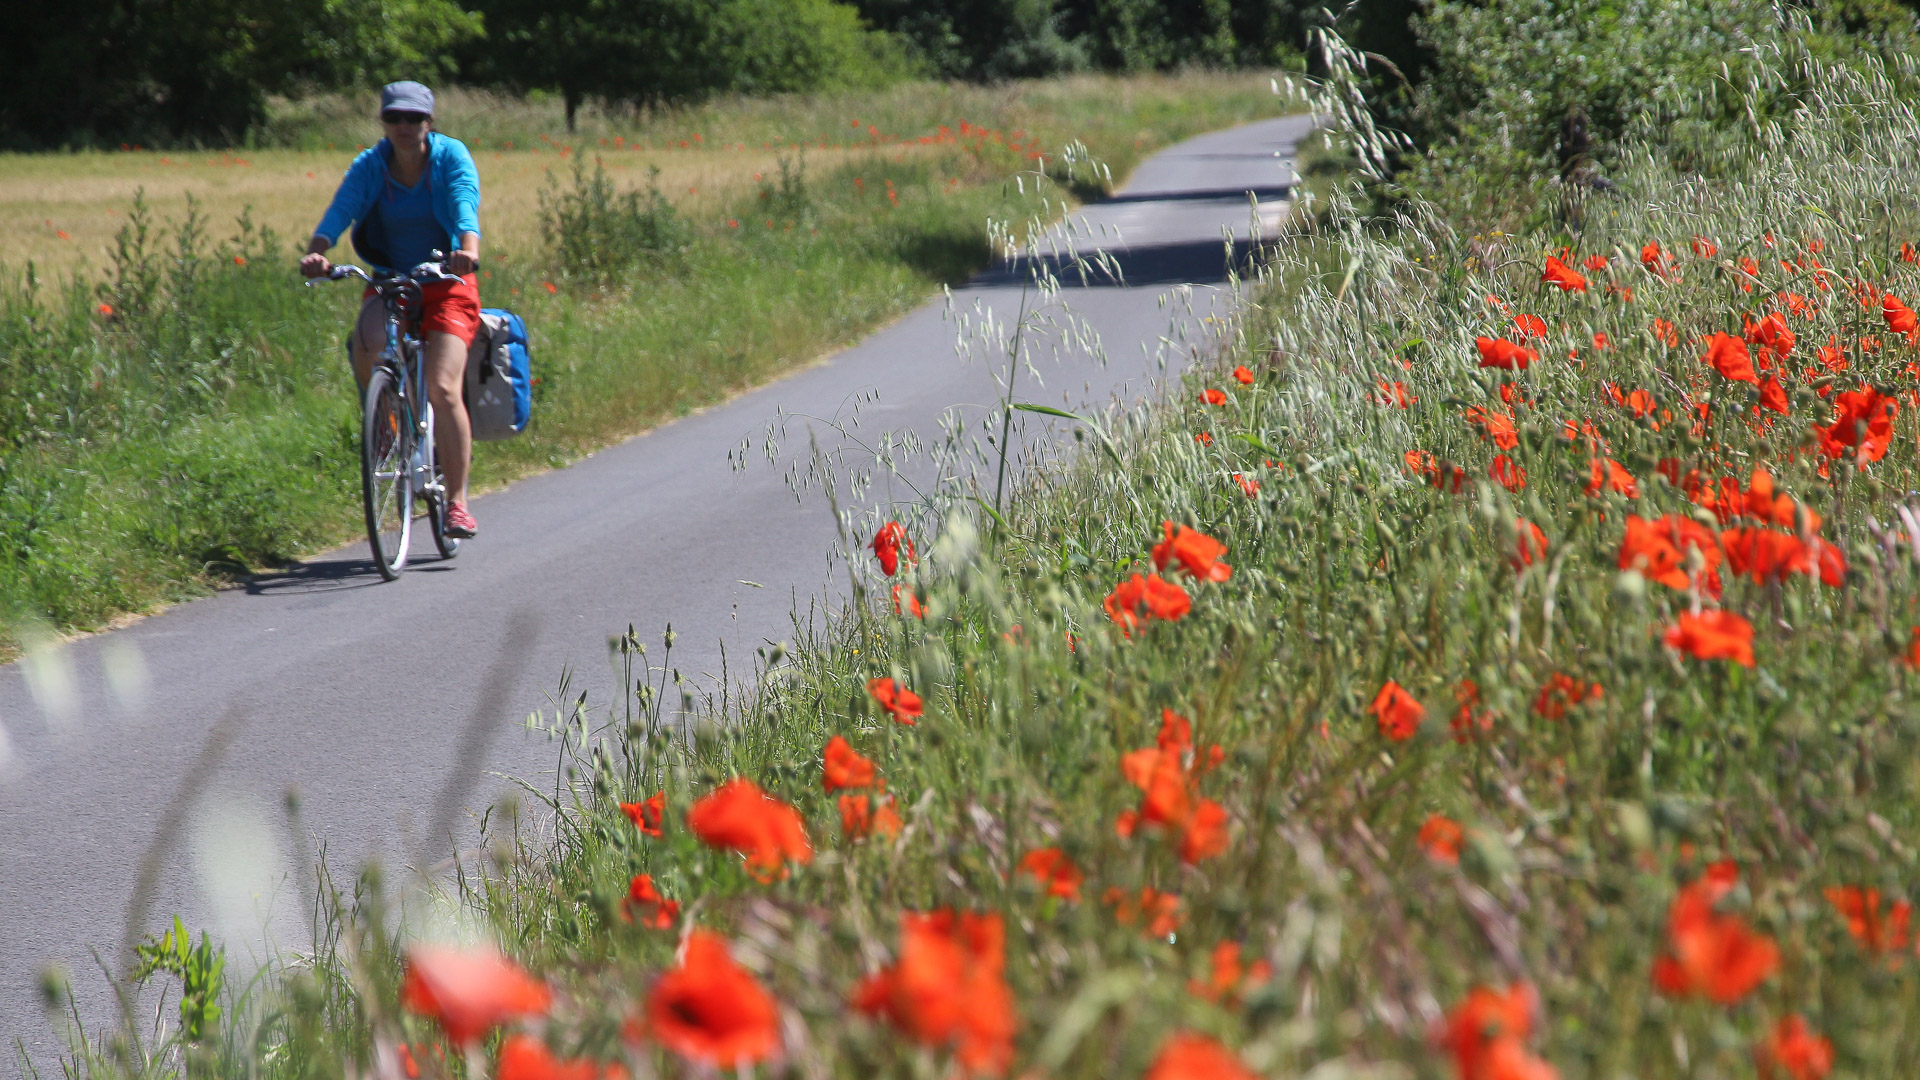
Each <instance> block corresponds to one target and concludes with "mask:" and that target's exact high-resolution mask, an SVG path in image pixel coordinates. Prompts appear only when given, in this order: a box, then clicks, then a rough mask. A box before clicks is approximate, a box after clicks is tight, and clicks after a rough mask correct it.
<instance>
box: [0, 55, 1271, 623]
mask: <svg viewBox="0 0 1920 1080" xmlns="http://www.w3.org/2000/svg"><path fill="white" fill-rule="evenodd" d="M443 100H444V105H443V107H442V119H441V126H442V128H443V129H444V130H446V131H448V132H449V133H452V134H455V135H463V134H464V135H465V136H466V137H467V138H469V139H470V140H471V142H472V144H473V146H474V148H475V150H476V153H477V156H478V159H479V164H480V168H481V170H482V174H483V177H484V180H485V184H484V199H485V202H484V206H483V228H484V229H485V231H486V252H485V254H486V258H487V266H486V269H485V271H484V272H483V275H482V278H483V280H482V290H483V296H484V297H485V298H486V300H487V302H489V303H498V304H502V305H504V306H509V307H512V308H514V309H515V310H517V311H520V312H521V313H522V314H523V315H524V316H525V317H526V318H527V319H528V322H529V324H530V325H531V326H532V328H533V334H534V351H535V356H536V364H537V365H538V367H539V370H538V371H537V372H536V375H537V376H538V377H539V379H540V382H539V385H538V386H537V387H536V401H537V405H536V413H535V415H536V417H537V419H536V420H535V423H534V427H533V429H532V430H531V431H530V433H529V434H527V435H525V436H523V437H521V438H520V439H517V440H515V441H513V442H510V443H505V444H495V445H492V446H488V447H483V448H482V449H481V451H480V453H479V455H478V459H477V465H476V479H477V481H478V483H479V485H480V486H481V487H482V488H483V489H484V488H486V487H489V486H497V485H499V484H502V483H505V482H507V481H509V480H511V479H513V478H516V477H519V476H524V475H527V474H528V473H530V472H533V471H537V470H540V469H544V468H550V467H553V466H556V465H560V464H564V463H565V462H567V461H570V460H573V459H575V458H576V457H578V456H579V455H581V454H583V453H587V452H590V451H591V450H593V449H595V448H597V447H600V446H604V445H607V444H608V443H609V442H611V441H613V440H616V439H619V438H623V437H626V436H629V435H632V434H634V433H637V432H638V431H641V430H644V429H645V428H647V427H648V426H651V425H653V424H656V423H659V422H660V421H662V420H663V419H667V418H670V417H672V416H674V415H678V414H683V413H685V412H686V411H688V410H690V409H694V408H698V407H700V406H702V405H705V404H710V403H712V402H714V401H717V400H721V399H723V398H725V397H726V396H728V395H730V394H733V393H736V392H738V391H740V390H741V389H744V388H746V387H749V386H752V385H755V384H757V383H759V382H762V381H765V380H766V379H768V378H771V377H773V376H775V375H777V374H779V373H780V372H783V371H789V370H792V369H793V368H795V367H796V366H800V365H804V364H807V363H810V362H812V361H813V360H815V359H816V358H818V357H820V356H822V355H824V354H826V353H827V352H830V351H831V350H832V349H834V348H836V347H839V346H842V345H844V344H846V343H848V342H851V341H853V340H856V339H857V338H859V337H860V336H862V335H863V334H865V333H867V332H869V331H871V330H872V329H873V328H874V327H876V326H878V325H881V324H883V323H884V322H886V321H887V320H889V319H891V318H893V317H895V316H897V315H899V314H901V313H903V312H905V311H907V310H909V309H910V308H912V307H913V306H914V305H915V304H918V303H920V302H922V301H923V300H924V299H925V298H926V297H927V296H928V295H929V294H930V293H931V292H933V291H935V290H937V289H938V288H939V287H940V286H941V285H943V284H948V283H953V282H957V281H961V280H964V279H965V278H966V277H967V276H968V275H969V274H971V273H972V272H973V271H974V270H976V269H978V268H980V267H981V266H983V265H985V263H986V260H987V236H986V222H987V220H988V218H989V217H995V216H997V217H1017V216H1022V215H1025V214H1029V213H1036V212H1038V213H1043V214H1045V213H1057V212H1058V211H1059V210H1060V209H1061V207H1062V205H1063V204H1062V203H1060V202H1058V201H1056V202H1055V203H1053V204H1052V205H1051V207H1050V208H1049V207H1043V206H1041V205H1040V204H1039V203H1038V202H1037V201H1035V198H1034V196H1033V195H1032V194H1031V192H1032V190H1033V189H1032V187H1031V185H1028V186H1026V187H1025V188H1024V189H1023V188H1022V187H1021V186H1020V185H1016V184H1013V183H1010V182H1009V178H1011V177H1013V176H1014V175H1015V174H1016V173H1018V172H1020V171H1021V170H1023V169H1025V170H1028V171H1031V172H1033V173H1034V174H1035V175H1040V174H1043V173H1046V172H1049V171H1055V172H1057V171H1060V170H1061V163H1060V157H1059V149H1058V148H1061V147H1065V146H1068V145H1071V144H1074V143H1075V142H1076V141H1077V142H1078V143H1080V144H1081V145H1082V146H1083V147H1084V148H1085V150H1086V152H1087V153H1089V154H1091V155H1094V156H1097V157H1098V158H1099V159H1100V160H1101V161H1103V162H1106V163H1107V164H1108V165H1109V167H1110V168H1111V169H1112V170H1114V171H1113V173H1112V175H1111V177H1109V176H1108V175H1105V174H1103V175H1100V176H1095V175H1093V174H1092V173H1090V172H1088V173H1086V174H1085V175H1082V176H1081V177H1079V179H1078V180H1077V181H1076V184H1077V185H1078V186H1071V187H1069V188H1067V189H1066V191H1065V194H1067V195H1069V196H1072V195H1080V196H1085V195H1092V194H1097V193H1098V192H1099V191H1101V190H1103V189H1104V188H1105V187H1106V186H1107V185H1108V183H1109V182H1110V180H1111V179H1120V178H1124V176H1125V172H1126V170H1127V169H1128V168H1129V167H1130V166H1131V164H1132V163H1133V162H1135V161H1138V160H1139V159H1140V157H1141V156H1143V155H1144V154H1146V153H1148V152H1150V151H1151V150H1153V149H1155V148H1157V147H1159V146H1162V145H1165V144H1166V143H1168V142H1170V141H1173V140H1176V139H1178V138H1181V137H1184V136H1185V135H1188V134H1193V133H1196V132H1199V131H1202V130H1208V129H1211V128H1216V127H1220V126H1225V125H1230V124H1233V123H1236V122H1242V121H1245V120H1250V119H1254V118H1258V117H1261V116H1266V115H1271V114H1272V113H1273V111H1274V110H1275V108H1276V106H1275V103H1274V101H1273V98H1272V96H1271V94H1270V92H1269V89H1268V86H1267V83H1266V81H1265V79H1263V78H1258V77H1252V76H1233V75H1211V74H1191V75H1180V76H1139V77H1132V78H1107V77H1084V78H1076V79H1071V80H1060V81H1054V82H1036V83H1023V84H1010V85H1003V86H999V87H991V88H986V87H967V86H958V85H946V84H931V83H924V84H913V85H910V86H905V87H896V88H893V89H891V90H889V91H888V92H887V93H885V94H880V95H876V94H872V93H869V94H867V95H866V96H858V95H851V94H837V95H821V96H817V97H789V98H774V99H735V100H731V101H722V102H718V103H710V104H708V105H704V106H700V107H698V108H692V109H688V110H684V111H667V112H661V113H656V114H645V115H642V114H601V113H597V112H594V111H592V110H588V111H586V112H584V113H583V114H582V116H581V118H580V120H581V124H580V129H579V131H578V133H577V134H576V135H575V136H573V137H569V136H567V135H566V134H565V132H564V130H562V124H561V115H560V109H559V106H558V104H557V103H552V102H546V103H543V102H539V101H514V100H508V99H501V98H497V97H494V96H491V95H487V94H481V93H463V92H458V91H452V92H448V93H447V94H445V95H443ZM364 108H365V103H363V102H359V103H357V102H354V101H351V100H349V99H345V98H342V99H329V100H325V101H319V102H306V103H302V104H300V105H294V104H286V105H283V106H282V111H281V113H280V114H278V116H279V119H277V120H276V122H275V124H274V125H271V126H270V127H269V128H268V129H267V131H266V133H265V134H264V135H263V136H262V139H263V140H264V141H265V142H274V143H278V144H280V145H275V146H269V145H261V146H254V147H248V148H242V149H234V150H230V151H225V152H221V153H198V154H184V153H183V154H176V153H172V152H153V151H147V150H144V149H136V148H132V147H129V148H128V149H126V150H124V151H115V152H88V153H74V154H48V155H8V156H0V224H4V225H6V226H8V227H10V228H11V229H12V230H13V235H14V236H15V237H16V238H17V242H16V243H14V244H10V246H9V249H8V262H7V264H6V266H5V267H0V278H4V279H5V282H6V284H5V286H4V288H0V446H3V447H4V448H5V452H4V453H0V652H4V651H6V650H9V649H15V648H18V647H19V644H20V642H21V641H23V640H24V639H25V638H27V637H34V638H39V637H43V636H45V635H47V634H61V633H69V632H73V631H76V630H85V629H88V628H92V627H97V626H100V625H104V624H106V623H108V622H110V621H111V620H113V619H115V618H118V617H121V616H123V615H125V614H127V613H137V612H142V611H147V610H151V609H152V608H154V607H155V606H156V605H159V604H164V603H167V602H169V601H172V600H176V599H179V598H183V597H187V596H192V595H196V594H198V593H201V592H204V591H205V590H206V589H207V588H209V587H216V586H218V585H219V584H220V583H222V582H224V581H228V580H232V579H233V578H234V577H235V576H236V575H244V574H245V573H247V572H248V571H250V570H252V569H256V568H260V567H264V566H271V565H277V564H281V563H284V562H285V561H287V560H291V559H296V558H298V557H299V556H301V555H302V554H304V553H308V552H311V551H314V550H318V549H321V548H324V547H327V546H330V545H333V544H337V543H340V542H343V541H348V540H351V539H352V538H353V537H354V536H355V534H356V532H357V529H358V526H357V523H356V522H357V518H358V514H359V511H358V509H357V491H356V483H357V481H356V480H355V476H356V474H357V464H356V462H357V458H356V456H355V455H356V453H357V451H356V449H355V447H354V436H353V431H354V423H355V421H354V404H353V393H352V390H351V389H350V386H351V382H350V380H349V379H347V378H346V377H345V369H344V367H343V366H342V365H341V364H340V362H339V359H338V358H339V355H340V351H339V350H340V346H339V342H340V340H341V338H342V337H343V336H344V327H345V325H346V323H347V321H348V319H349V318H350V313H351V310H352V307H353V303H354V299H353V297H352V296H351V295H349V293H350V290H345V289H340V288H335V289H316V290H303V289H300V288H298V283H297V279H296V277H295V275H294V273H293V271H292V269H291V267H292V263H293V256H294V252H295V251H296V249H297V248H298V247H299V246H301V244H302V243H303V241H302V238H303V237H304V236H305V235H306V234H307V232H308V230H310V229H311V228H312V224H313V222H314V221H316V220H317V218H318V214H319V213H320V211H321V210H322V209H323V208H324V205H325V202H326V200H327V198H328V197H329V196H330V194H331V190H332V185H333V183H334V182H335V179H334V178H335V177H337V175H338V174H339V173H340V172H341V171H342V170H343V169H344V166H345V164H346V161H347V160H348V159H349V157H350V155H351V152H352V151H353V150H354V149H355V147H356V146H357V145H358V143H356V142H354V141H353V140H355V139H365V138H367V137H369V132H370V130H371V127H372V125H371V123H370V122H368V121H367V120H366V119H365V117H366V116H367V115H369V114H367V113H366V112H364ZM1043 148H1044V149H1043ZM1063 178H1064V177H1063ZM628 194H632V195H633V196H634V197H635V200H637V201H631V202H630V201H628V199H627V195H628ZM136 200H137V201H136ZM643 206H644V207H645V208H646V209H642V207H643ZM623 214H627V215H628V217H630V218H632V220H633V221H635V222H638V223H639V224H640V225H642V226H644V227H647V228H654V227H655V226H658V227H659V228H654V232H652V233H650V234H649V235H650V236H651V237H652V239H651V240H648V241H646V242H644V243H641V242H639V241H634V243H640V246H639V247H633V246H632V244H631V243H628V241H631V240H632V237H631V236H628V237H627V239H626V240H621V239H620V238H617V237H608V236H605V235H601V234H597V233H593V232H592V229H594V228H605V227H611V225H610V223H614V224H617V223H618V222H619V221H625V220H628V218H627V217H622V215H623ZM635 215H637V216H635ZM583 230H584V231H583ZM623 235H625V234H623ZM649 244H650V245H652V246H648V245H649ZM623 245H625V246H623ZM594 250H599V251H601V252H603V253H608V252H611V253H613V254H615V255H617V256H618V257H617V258H616V259H615V261H614V263H607V262H605V261H604V260H602V261H601V262H598V263H595V265H592V266H588V265H585V264H582V263H579V262H578V261H569V258H570V257H569V256H568V255H567V252H569V251H573V252H580V251H594Z"/></svg>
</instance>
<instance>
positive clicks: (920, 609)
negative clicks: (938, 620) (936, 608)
mask: <svg viewBox="0 0 1920 1080" xmlns="http://www.w3.org/2000/svg"><path fill="white" fill-rule="evenodd" d="M893 613H894V614H895V615H910V616H912V617H913V618H916V619H924V618H926V617H927V605H925V604H923V603H921V602H920V597H919V596H918V595H917V594H916V593H915V592H914V591H913V590H912V589H910V588H902V587H901V586H899V585H895V586H894V587H893Z"/></svg>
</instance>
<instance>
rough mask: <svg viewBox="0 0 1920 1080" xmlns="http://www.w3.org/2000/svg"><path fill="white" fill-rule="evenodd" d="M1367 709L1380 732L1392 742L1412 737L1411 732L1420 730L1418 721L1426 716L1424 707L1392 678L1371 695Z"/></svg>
mask: <svg viewBox="0 0 1920 1080" xmlns="http://www.w3.org/2000/svg"><path fill="white" fill-rule="evenodd" d="M1367 711H1368V712H1370V713H1372V714H1373V716H1374V720H1375V722H1376V723H1378V724H1379V726H1380V734H1381V735H1383V736H1385V737H1386V738H1388V739H1391V740H1393V741H1394V742H1405V741H1406V740H1408V739H1411V738H1413V733H1414V732H1416V731H1418V730H1420V721H1422V720H1424V719H1426V716H1427V710H1426V707H1425V706H1424V705H1421V704H1420V703H1419V702H1418V701H1416V700H1414V697H1413V695H1412V694H1409V693H1407V691H1406V690H1405V689H1404V688H1403V687H1402V686H1401V685H1400V684H1399V683H1397V682H1394V681H1393V680H1392V679H1388V680H1387V683H1386V685H1385V686H1382V687H1381V688H1380V692H1379V693H1378V694H1375V695H1374V696H1373V704H1371V705H1368V706H1367Z"/></svg>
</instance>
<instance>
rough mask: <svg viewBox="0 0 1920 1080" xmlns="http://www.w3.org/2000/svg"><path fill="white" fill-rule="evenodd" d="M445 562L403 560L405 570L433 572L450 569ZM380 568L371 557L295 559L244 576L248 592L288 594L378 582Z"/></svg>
mask: <svg viewBox="0 0 1920 1080" xmlns="http://www.w3.org/2000/svg"><path fill="white" fill-rule="evenodd" d="M452 569H453V567H452V566H450V565H448V564H447V563H446V562H444V561H441V562H425V563H417V564H416V563H409V564H407V573H409V574H412V573H434V572H437V571H445V570H452ZM381 584H384V582H383V581H382V580H381V578H380V570H379V568H378V567H376V566H374V565H373V560H372V559H341V560H337V561H327V562H310V563H297V564H295V565H293V566H289V567H286V568H285V569H283V570H279V571H277V572H275V573H271V574H255V575H254V576H253V577H251V578H249V579H247V583H246V586H245V588H246V590H247V595H249V596H289V595H305V594H310V593H325V592H341V591H344V590H347V589H364V588H367V587H369V586H373V585H381Z"/></svg>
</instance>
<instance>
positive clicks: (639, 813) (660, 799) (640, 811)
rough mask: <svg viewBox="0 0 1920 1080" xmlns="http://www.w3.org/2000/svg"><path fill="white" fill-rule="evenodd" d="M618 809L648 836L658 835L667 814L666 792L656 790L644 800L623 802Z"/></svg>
mask: <svg viewBox="0 0 1920 1080" xmlns="http://www.w3.org/2000/svg"><path fill="white" fill-rule="evenodd" d="M620 810H621V812H622V813H624V814H626V815H627V817H628V818H629V819H631V820H632V821H633V827H634V828H636V829H639V830H640V831H641V832H643V833H646V834H647V835H648V836H659V835H660V832H661V826H662V824H663V819H664V818H665V817H666V814H667V793H666V792H664V791H656V792H654V793H653V796H652V797H651V798H649V799H647V800H646V801H645V802H623V803H621V804H620Z"/></svg>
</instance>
